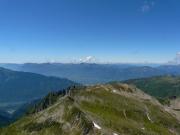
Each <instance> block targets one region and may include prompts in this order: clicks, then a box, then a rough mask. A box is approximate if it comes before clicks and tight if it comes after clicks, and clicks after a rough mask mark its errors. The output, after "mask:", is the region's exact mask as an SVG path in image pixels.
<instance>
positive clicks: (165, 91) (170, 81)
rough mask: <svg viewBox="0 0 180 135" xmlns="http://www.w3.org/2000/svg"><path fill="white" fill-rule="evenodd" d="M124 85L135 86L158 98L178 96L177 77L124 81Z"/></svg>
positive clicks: (179, 79)
mask: <svg viewBox="0 0 180 135" xmlns="http://www.w3.org/2000/svg"><path fill="white" fill-rule="evenodd" d="M125 83H128V84H133V85H136V86H137V87H138V88H139V89H141V90H143V91H144V92H146V93H148V94H150V95H152V96H155V97H158V98H169V97H172V96H180V77H177V76H158V77H150V78H142V79H134V80H128V81H125Z"/></svg>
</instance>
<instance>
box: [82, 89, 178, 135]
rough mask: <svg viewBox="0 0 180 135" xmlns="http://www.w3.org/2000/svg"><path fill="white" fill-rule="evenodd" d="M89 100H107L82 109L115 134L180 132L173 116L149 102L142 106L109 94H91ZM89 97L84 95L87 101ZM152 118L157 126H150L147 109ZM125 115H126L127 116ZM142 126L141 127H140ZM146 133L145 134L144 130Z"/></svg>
mask: <svg viewBox="0 0 180 135" xmlns="http://www.w3.org/2000/svg"><path fill="white" fill-rule="evenodd" d="M88 95H89V96H92V95H95V96H94V97H99V98H101V100H102V98H104V100H103V102H97V101H98V99H97V100H94V102H90V101H88V100H82V101H81V102H80V103H81V107H82V108H83V109H84V110H86V111H88V112H89V113H90V114H91V115H92V116H94V117H96V118H98V119H100V121H101V124H102V125H103V126H105V127H108V128H110V129H111V130H113V131H116V132H119V133H122V134H133V135H134V134H137V135H138V134H144V135H152V134H162V135H169V134H171V133H170V132H169V130H168V128H172V129H174V128H176V126H178V128H177V130H178V132H180V125H179V123H178V121H177V120H176V119H175V118H173V117H172V116H171V115H170V114H168V113H167V112H165V111H162V110H161V109H160V108H159V106H155V105H153V104H152V103H150V102H148V101H144V102H139V101H136V100H134V99H129V98H126V97H123V96H120V95H117V94H109V92H106V91H101V92H89V93H88ZM86 96H87V93H86V94H85V97H86ZM145 106H146V107H147V108H148V110H149V114H150V115H152V116H153V117H152V119H153V121H154V123H151V122H150V121H149V120H148V118H147V116H146V113H145V112H146V108H145ZM124 111H125V112H126V115H124ZM139 123H140V124H139ZM143 127H144V128H145V130H142V128H143Z"/></svg>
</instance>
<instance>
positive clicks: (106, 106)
mask: <svg viewBox="0 0 180 135" xmlns="http://www.w3.org/2000/svg"><path fill="white" fill-rule="evenodd" d="M85 89H86V90H84V89H83V90H76V89H74V90H73V91H72V92H71V93H70V96H65V97H62V98H60V99H59V100H58V101H57V102H56V103H55V104H54V105H52V106H50V107H49V108H47V109H45V110H43V111H41V112H39V113H36V114H32V115H30V116H27V117H24V118H22V119H21V120H19V121H17V122H16V123H14V124H12V125H11V126H9V127H7V128H5V129H2V131H0V133H1V134H0V135H29V134H33V135H49V134H51V135H59V134H62V135H79V134H86V133H88V134H89V135H94V134H100V133H104V134H107V135H112V134H113V133H118V134H125V135H126V134H127V135H139V134H141V135H159V134H161V135H171V134H173V132H174V134H175V132H176V133H180V124H179V122H178V121H177V120H176V118H174V117H173V116H172V115H171V114H169V113H168V112H166V111H165V110H164V109H163V107H162V106H161V105H160V104H158V103H156V102H155V101H154V99H152V98H151V97H149V96H147V95H145V94H144V93H141V92H139V91H138V90H137V89H136V88H131V87H129V86H127V85H121V84H115V83H114V84H107V85H98V86H91V87H87V88H85ZM141 94H144V97H146V98H144V99H143V97H142V96H141ZM141 97H142V98H141ZM148 117H149V118H148ZM93 121H94V122H96V123H97V124H98V125H100V126H101V127H102V129H101V130H97V129H95V128H94V127H93Z"/></svg>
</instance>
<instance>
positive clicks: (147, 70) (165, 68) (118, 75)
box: [0, 63, 180, 84]
mask: <svg viewBox="0 0 180 135" xmlns="http://www.w3.org/2000/svg"><path fill="white" fill-rule="evenodd" d="M0 66H2V67H5V68H9V69H12V70H17V71H26V72H33V73H38V74H42V75H47V76H56V77H61V78H67V79H70V80H73V81H76V82H79V83H82V84H96V83H105V82H109V81H122V80H128V79H136V78H143V77H152V76H159V75H168V74H171V75H180V65H162V66H160V65H148V66H145V65H141V64H139V65H138V64H93V63H91V64H88V63H81V64H72V63H71V64H62V63H42V64H37V63H26V64H0Z"/></svg>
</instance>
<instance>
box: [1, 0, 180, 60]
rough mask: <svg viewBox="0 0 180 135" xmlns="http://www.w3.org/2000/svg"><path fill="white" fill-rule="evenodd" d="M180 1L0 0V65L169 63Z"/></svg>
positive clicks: (179, 38) (179, 39)
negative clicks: (90, 61) (84, 60)
mask: <svg viewBox="0 0 180 135" xmlns="http://www.w3.org/2000/svg"><path fill="white" fill-rule="evenodd" d="M179 6H180V1H179V0H0V62H13V63H15V62H18V63H21V62H47V61H57V62H71V61H74V60H79V59H80V58H84V57H87V56H93V57H95V58H96V59H97V60H98V61H100V62H156V63H161V62H167V61H169V60H172V59H173V58H174V57H175V56H176V53H177V52H180V8H179Z"/></svg>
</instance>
